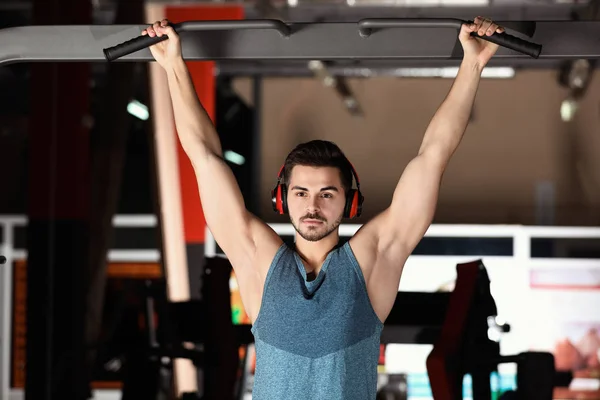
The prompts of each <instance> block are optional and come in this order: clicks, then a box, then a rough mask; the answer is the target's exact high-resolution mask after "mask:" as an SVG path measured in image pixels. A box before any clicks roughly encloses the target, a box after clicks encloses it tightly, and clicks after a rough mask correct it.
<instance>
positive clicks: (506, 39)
mask: <svg viewBox="0 0 600 400" xmlns="http://www.w3.org/2000/svg"><path fill="white" fill-rule="evenodd" d="M470 22H471V21H463V20H460V19H450V18H445V19H442V18H440V19H365V20H361V21H359V22H358V24H357V27H356V28H357V30H356V33H357V34H359V35H360V37H361V38H363V39H367V38H369V37H371V35H372V34H373V31H375V30H381V29H389V28H454V29H457V30H458V29H460V27H461V25H462V24H464V23H470ZM529 25H533V26H532V27H528V31H529V32H534V31H535V23H533V22H531V23H529ZM173 29H174V30H175V32H177V33H178V34H181V33H183V32H198V31H208V30H221V31H227V30H244V29H273V30H276V31H277V32H279V34H280V35H281V36H282V37H284V38H288V37H289V36H290V35H291V34H292V28H291V27H290V25H287V24H285V23H284V22H282V21H278V20H251V21H188V22H183V23H180V24H175V25H173ZM471 35H473V36H475V35H476V34H475V33H472V34H471ZM481 38H482V39H484V40H488V41H490V42H493V43H496V44H498V45H500V46H504V47H506V48H509V49H512V50H515V51H517V52H520V53H523V54H526V55H529V56H531V57H533V58H538V57H539V55H540V52H541V50H542V46H541V45H539V44H536V43H532V42H528V41H526V40H523V39H521V38H518V37H516V36H512V35H509V34H507V33H494V34H493V35H491V36H483V37H481ZM166 39H168V37H167V36H161V37H158V36H155V37H149V36H141V35H140V36H137V37H136V38H134V39H131V40H128V41H126V42H124V43H121V44H119V45H116V46H114V47H110V48H108V49H104V55H105V56H106V59H107V60H108V61H114V60H116V59H118V58H120V57H122V56H125V55H127V54H131V53H133V52H136V51H138V50H142V49H144V48H147V47H150V46H152V45H153V44H156V43H159V42H162V41H163V40H166ZM407 39H409V37H407ZM409 40H410V39H409Z"/></svg>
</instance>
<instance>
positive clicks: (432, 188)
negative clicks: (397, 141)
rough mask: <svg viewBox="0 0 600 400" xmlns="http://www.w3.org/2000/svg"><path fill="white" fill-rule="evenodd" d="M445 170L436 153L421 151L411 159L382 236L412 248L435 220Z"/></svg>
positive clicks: (401, 179) (396, 191) (391, 243)
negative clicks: (425, 153)
mask: <svg viewBox="0 0 600 400" xmlns="http://www.w3.org/2000/svg"><path fill="white" fill-rule="evenodd" d="M442 174H443V166H442V163H441V162H440V161H439V160H438V159H437V157H435V156H428V155H419V156H417V157H415V158H414V159H413V160H411V161H410V162H409V164H408V165H407V166H406V168H405V170H404V172H403V174H402V176H401V178H400V180H399V182H398V185H397V186H396V189H395V191H394V196H393V199H392V203H391V205H390V207H389V210H388V218H386V221H385V222H384V224H383V225H384V226H383V227H382V232H381V237H382V240H384V241H386V242H387V243H388V244H389V245H390V246H401V247H402V248H403V250H404V251H405V252H408V253H411V252H412V251H413V249H414V248H415V247H416V245H417V244H418V243H419V241H420V240H421V238H422V237H423V235H424V234H425V232H426V231H427V229H428V228H429V225H430V224H431V222H432V221H433V216H434V214H435V209H436V205H437V202H438V196H439V188H440V183H441V180H442Z"/></svg>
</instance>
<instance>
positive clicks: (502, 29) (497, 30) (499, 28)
mask: <svg viewBox="0 0 600 400" xmlns="http://www.w3.org/2000/svg"><path fill="white" fill-rule="evenodd" d="M496 33H504V28H503V27H501V26H499V27H498V29H496Z"/></svg>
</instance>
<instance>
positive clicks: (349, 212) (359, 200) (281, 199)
mask: <svg viewBox="0 0 600 400" xmlns="http://www.w3.org/2000/svg"><path fill="white" fill-rule="evenodd" d="M346 161H348V159H346ZM348 165H350V169H351V170H352V176H354V180H355V181H356V189H350V190H348V192H346V205H345V207H344V218H356V217H360V214H361V213H362V205H363V202H364V200H365V198H364V197H363V195H362V193H361V192H360V181H359V180H358V174H357V173H356V170H355V169H354V166H353V165H352V163H351V162H350V161H348ZM284 168H285V164H284V165H283V166H282V167H281V169H280V170H279V173H278V174H277V186H275V188H274V189H273V190H272V191H271V201H272V204H273V211H275V212H276V213H278V214H282V215H283V214H287V213H288V207H287V185H286V184H285V183H283V170H284Z"/></svg>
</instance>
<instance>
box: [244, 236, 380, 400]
mask: <svg viewBox="0 0 600 400" xmlns="http://www.w3.org/2000/svg"><path fill="white" fill-rule="evenodd" d="M382 329H383V324H382V323H381V321H380V320H379V318H378V317H377V314H375V311H374V310H373V307H372V305H371V302H370V300H369V296H368V294H367V287H366V283H365V279H364V276H363V274H362V270H361V269H360V266H359V265H358V262H357V260H356V258H355V257H354V254H353V252H352V249H351V247H350V243H349V242H346V243H345V244H343V245H342V246H339V247H337V248H335V249H334V250H332V251H331V252H330V253H329V254H328V255H327V258H326V259H325V262H324V263H323V265H322V267H321V271H320V272H319V274H318V275H317V277H316V279H314V280H312V281H309V280H308V279H307V274H306V270H305V268H304V265H303V263H302V260H301V258H300V256H299V255H298V253H297V252H296V251H294V250H293V249H291V248H289V247H288V246H287V245H286V244H285V243H284V244H283V245H282V246H281V247H280V248H279V250H278V252H277V254H276V255H275V257H274V259H273V262H272V263H271V266H270V268H269V271H268V273H267V277H266V280H265V284H264V289H263V296H262V303H261V308H260V311H259V314H258V316H257V318H256V321H255V322H254V324H253V326H252V333H253V334H254V338H255V348H256V370H255V376H254V386H253V390H252V399H253V400H286V399H290V400H292V399H293V400H313V399H314V400H317V399H319V400H322V399H327V400H354V399H356V400H374V399H375V398H376V394H377V363H378V360H379V345H380V339H381V332H382Z"/></svg>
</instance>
